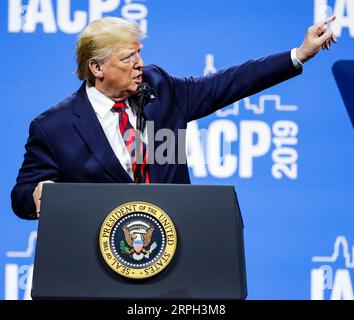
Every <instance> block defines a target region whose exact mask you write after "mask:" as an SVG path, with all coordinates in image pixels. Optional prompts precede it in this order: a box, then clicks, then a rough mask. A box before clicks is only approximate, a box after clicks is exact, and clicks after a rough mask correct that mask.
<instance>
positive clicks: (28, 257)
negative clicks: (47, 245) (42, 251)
mask: <svg viewBox="0 0 354 320" xmlns="http://www.w3.org/2000/svg"><path fill="white" fill-rule="evenodd" d="M36 240H37V232H36V231H32V232H31V233H30V235H29V237H28V244H27V248H26V250H24V251H7V252H6V257H7V261H8V262H7V263H6V264H5V296H4V298H5V300H22V299H23V300H30V299H31V295H30V293H31V288H32V276H33V257H34V248H35V247H36Z"/></svg>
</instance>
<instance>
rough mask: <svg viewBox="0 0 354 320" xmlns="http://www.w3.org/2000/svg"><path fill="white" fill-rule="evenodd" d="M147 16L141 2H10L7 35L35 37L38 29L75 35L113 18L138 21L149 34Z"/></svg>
mask: <svg viewBox="0 0 354 320" xmlns="http://www.w3.org/2000/svg"><path fill="white" fill-rule="evenodd" d="M84 3H85V4H84ZM83 6H86V7H84V8H83ZM147 14H148V9H147V6H146V4H142V3H139V0H125V1H121V0H89V1H82V2H81V1H72V0H56V1H54V0H27V1H24V0H8V31H9V32H12V33H20V32H25V33H33V32H35V31H36V30H37V28H38V27H39V28H42V29H43V32H44V33H56V32H58V31H61V32H63V33H68V34H75V33H79V32H81V31H82V30H83V29H84V28H85V26H86V25H87V24H88V23H89V22H90V21H93V20H96V19H99V18H102V17H103V16H104V15H112V16H121V17H122V18H124V19H127V20H133V21H136V22H137V23H138V24H139V25H140V28H141V30H142V31H143V33H147V19H146V18H147Z"/></svg>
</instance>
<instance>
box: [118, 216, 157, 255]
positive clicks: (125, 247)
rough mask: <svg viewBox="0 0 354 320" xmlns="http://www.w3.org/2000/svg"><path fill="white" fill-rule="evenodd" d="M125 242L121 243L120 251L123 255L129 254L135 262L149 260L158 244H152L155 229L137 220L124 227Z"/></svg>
mask: <svg viewBox="0 0 354 320" xmlns="http://www.w3.org/2000/svg"><path fill="white" fill-rule="evenodd" d="M122 230H123V233H124V238H125V241H124V240H121V241H120V251H121V253H123V254H128V255H129V256H131V257H132V258H133V259H134V260H137V261H140V260H142V259H143V258H147V259H148V258H149V256H150V253H151V252H152V251H154V250H155V248H156V247H157V243H156V242H154V243H152V244H151V246H150V248H149V249H147V247H148V246H149V244H150V242H151V238H152V234H153V232H154V227H153V226H152V225H150V224H149V223H147V222H145V221H141V220H135V221H133V222H130V223H128V224H126V225H124V226H123V227H122Z"/></svg>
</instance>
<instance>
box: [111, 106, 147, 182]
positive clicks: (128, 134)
mask: <svg viewBox="0 0 354 320" xmlns="http://www.w3.org/2000/svg"><path fill="white" fill-rule="evenodd" d="M126 107H127V106H126V105H125V103H124V102H116V103H115V104H114V106H113V109H114V110H115V111H117V112H118V115H119V120H118V121H119V131H120V134H121V136H122V138H123V140H124V143H125V146H126V147H127V150H128V152H129V154H130V156H131V158H132V169H133V173H134V181H135V182H138V172H137V171H138V168H139V167H140V177H141V183H150V172H149V168H148V164H147V160H148V157H149V150H148V148H147V146H146V144H145V143H144V142H143V141H142V139H140V142H141V143H140V154H141V155H142V159H143V161H142V163H141V164H140V166H139V165H137V163H136V160H137V159H136V154H135V147H136V146H135V136H136V132H135V129H134V127H133V126H132V125H131V123H130V122H129V116H128V114H127V112H126Z"/></svg>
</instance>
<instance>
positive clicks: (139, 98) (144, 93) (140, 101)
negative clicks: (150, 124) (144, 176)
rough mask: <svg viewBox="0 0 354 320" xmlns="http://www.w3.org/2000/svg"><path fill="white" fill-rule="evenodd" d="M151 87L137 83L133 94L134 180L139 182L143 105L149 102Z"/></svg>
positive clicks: (141, 160)
mask: <svg viewBox="0 0 354 320" xmlns="http://www.w3.org/2000/svg"><path fill="white" fill-rule="evenodd" d="M150 97H151V89H150V86H149V85H148V84H147V83H146V82H142V83H140V84H139V85H138V89H137V91H136V94H135V103H136V129H137V131H136V133H137V134H136V135H135V155H136V170H135V173H136V174H135V182H136V183H141V165H142V163H143V161H144V159H143V155H142V152H141V143H142V133H143V131H144V127H145V124H144V120H145V119H144V117H143V113H144V107H145V106H146V105H147V104H148V103H149V102H150Z"/></svg>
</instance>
